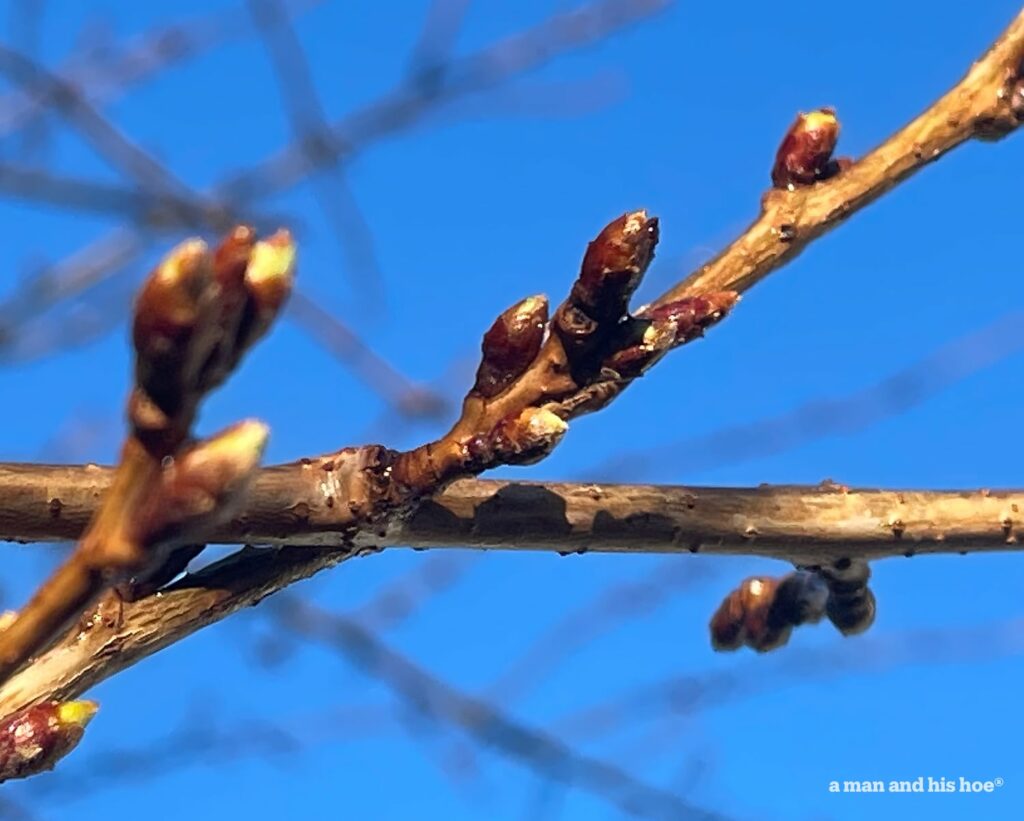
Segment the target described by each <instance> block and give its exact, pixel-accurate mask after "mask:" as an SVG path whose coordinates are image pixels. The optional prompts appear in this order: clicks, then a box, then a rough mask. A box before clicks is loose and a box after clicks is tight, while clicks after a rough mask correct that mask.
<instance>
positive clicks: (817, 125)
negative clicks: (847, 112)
mask: <svg viewBox="0 0 1024 821" xmlns="http://www.w3.org/2000/svg"><path fill="white" fill-rule="evenodd" d="M838 140H839V120H837V119H836V113H835V111H834V110H833V109H831V108H820V109H818V110H817V111H812V112H810V113H809V114H803V113H801V114H798V115H797V118H796V121H795V122H794V123H793V125H791V126H790V127H789V131H787V132H786V136H785V137H784V138H783V140H782V145H780V146H779V150H778V152H777V153H776V155H775V166H774V167H773V168H772V184H773V185H774V186H775V187H776V188H794V187H796V186H798V185H811V184H812V183H815V182H817V181H818V180H821V179H824V178H826V177H827V176H830V175H831V174H833V173H835V171H836V170H837V169H836V168H835V167H834V166H832V165H831V161H832V152H833V151H834V150H835V147H836V142H837V141H838Z"/></svg>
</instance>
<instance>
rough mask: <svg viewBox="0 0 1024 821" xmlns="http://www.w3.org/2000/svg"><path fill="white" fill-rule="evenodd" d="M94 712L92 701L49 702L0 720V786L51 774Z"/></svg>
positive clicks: (79, 738)
mask: <svg viewBox="0 0 1024 821" xmlns="http://www.w3.org/2000/svg"><path fill="white" fill-rule="evenodd" d="M97 709H98V707H97V705H96V703H95V702H93V701H63V702H58V701H49V702H45V703H43V704H36V705H34V706H32V707H27V708H25V709H24V710H21V711H20V712H17V713H15V714H14V715H10V716H7V717H6V718H3V719H0V782H4V781H10V780H11V779H14V778H27V777H28V776H30V775H36V774H37V773H41V772H45V771H46V770H52V769H53V768H54V765H56V763H57V762H58V761H60V759H62V758H63V757H64V756H66V755H67V754H68V753H69V752H71V751H72V750H73V749H74V748H75V747H76V746H77V745H78V742H79V741H81V740H82V735H83V734H84V733H85V727H86V725H87V724H88V723H89V722H90V721H91V720H92V717H93V716H94V715H96V710H97Z"/></svg>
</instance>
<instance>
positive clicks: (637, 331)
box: [604, 291, 739, 379]
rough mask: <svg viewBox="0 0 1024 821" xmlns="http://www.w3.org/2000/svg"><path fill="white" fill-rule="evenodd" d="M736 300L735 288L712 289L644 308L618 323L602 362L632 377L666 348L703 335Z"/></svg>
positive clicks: (737, 298) (623, 374) (654, 360)
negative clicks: (615, 339) (614, 338)
mask: <svg viewBox="0 0 1024 821" xmlns="http://www.w3.org/2000/svg"><path fill="white" fill-rule="evenodd" d="M738 300H739V294H737V293H736V292H735V291H715V292H713V293H710V294H706V295H704V296H695V297H686V298H685V299H680V300H677V301H675V302H669V303H666V304H664V305H657V306H654V307H650V308H646V309H644V310H642V311H640V312H639V313H638V314H637V315H636V316H635V317H633V319H632V320H631V321H630V322H628V323H625V324H624V325H623V326H622V333H621V337H620V339H619V340H618V342H617V344H616V345H615V347H616V350H615V351H614V353H612V355H611V356H609V357H608V358H607V360H606V361H605V363H604V365H605V367H607V368H610V369H611V370H613V371H615V372H616V373H617V374H619V375H620V376H622V377H624V378H627V379H632V378H635V377H637V376H639V375H640V374H641V373H643V372H644V370H646V369H647V368H649V367H650V366H651V365H653V364H654V363H655V362H657V361H658V358H659V357H660V356H661V355H662V354H663V353H665V352H666V351H668V350H670V349H672V348H675V347H677V346H678V345H683V344H685V343H687V342H690V341H692V340H694V339H697V338H698V337H701V336H703V335H704V329H705V328H708V327H710V326H711V325H713V324H715V323H716V322H718V321H719V320H720V319H722V318H723V317H724V316H725V314H726V313H728V311H729V310H730V309H731V308H732V306H733V305H735V304H736V302H737V301H738Z"/></svg>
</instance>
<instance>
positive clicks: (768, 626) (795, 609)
mask: <svg viewBox="0 0 1024 821" xmlns="http://www.w3.org/2000/svg"><path fill="white" fill-rule="evenodd" d="M869 576H870V570H869V568H868V566H867V563H865V562H851V561H849V560H847V559H844V560H841V561H839V562H837V563H836V564H834V565H831V566H828V567H815V568H802V569H799V570H795V571H794V572H792V573H789V574H787V575H785V576H782V577H779V578H775V577H770V576H754V577H751V578H749V579H744V581H743V582H742V583H741V584H740V585H739V587H737V588H736V589H734V590H733V591H731V592H730V593H729V595H728V596H726V597H725V599H724V600H723V601H722V604H721V605H720V606H719V608H718V610H716V611H715V614H714V615H713V616H712V617H711V623H710V625H709V626H710V631H711V645H712V647H713V648H714V649H715V650H737V649H739V648H740V647H744V646H746V647H750V648H752V649H754V650H756V651H758V652H759V653H764V652H767V651H769V650H775V649H776V648H779V647H782V646H783V645H784V644H786V643H787V642H788V641H789V637H790V635H791V634H792V632H793V628H794V627H798V626H800V625H801V624H816V623H817V622H819V621H821V619H822V618H823V617H827V618H828V620H829V621H831V622H832V624H833V625H835V627H836V628H837V629H838V630H839V631H840V632H841V633H842V634H843V635H846V636H851V635H854V634H856V633H860V632H863V631H864V630H866V629H867V628H868V627H870V626H871V624H872V622H873V621H874V617H875V597H874V594H873V593H872V592H871V590H870V589H869V588H868V586H867V581H868V578H869Z"/></svg>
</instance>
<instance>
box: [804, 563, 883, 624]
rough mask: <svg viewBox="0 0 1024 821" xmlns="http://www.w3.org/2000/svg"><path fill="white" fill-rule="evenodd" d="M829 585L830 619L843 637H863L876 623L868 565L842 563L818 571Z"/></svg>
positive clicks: (873, 595) (828, 613) (828, 611)
mask: <svg viewBox="0 0 1024 821" xmlns="http://www.w3.org/2000/svg"><path fill="white" fill-rule="evenodd" d="M818 572H819V573H820V574H821V576H822V578H824V580H825V583H826V584H827V585H828V589H829V598H828V610H827V615H828V619H829V621H830V622H832V624H834V625H835V627H836V629H837V630H839V632H840V633H842V634H843V635H844V636H855V635H857V634H858V633H863V632H864V631H865V630H867V629H868V628H869V627H870V626H871V625H872V624H874V622H875V606H876V605H875V594H874V593H872V592H871V588H870V587H868V580H869V579H870V578H871V568H870V567H869V566H868V563H867V562H863V561H849V560H842V561H839V562H836V563H835V564H832V565H829V566H826V567H821V568H818Z"/></svg>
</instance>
